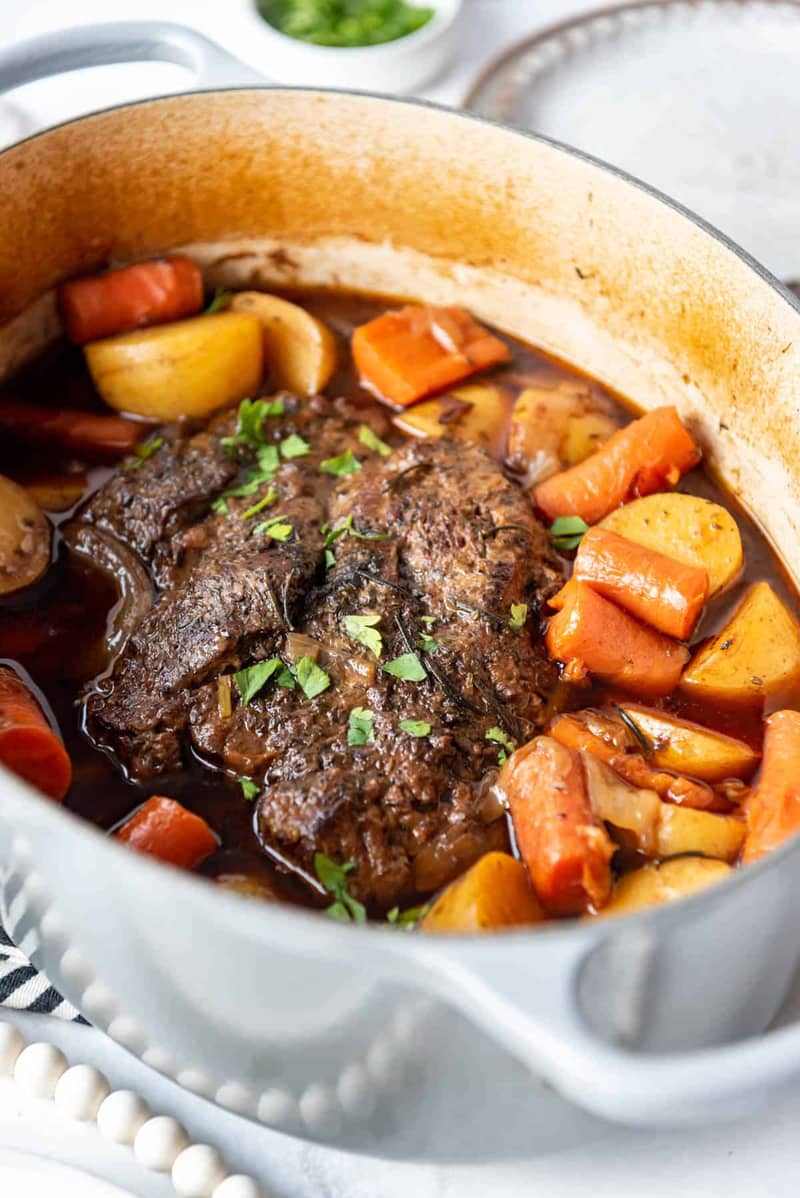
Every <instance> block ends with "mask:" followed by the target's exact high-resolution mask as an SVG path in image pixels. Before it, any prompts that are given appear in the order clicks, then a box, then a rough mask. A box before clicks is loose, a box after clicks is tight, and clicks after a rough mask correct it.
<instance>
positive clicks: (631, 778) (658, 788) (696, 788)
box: [549, 715, 731, 812]
mask: <svg viewBox="0 0 800 1198" xmlns="http://www.w3.org/2000/svg"><path fill="white" fill-rule="evenodd" d="M549 734H550V736H552V737H553V738H554V739H555V740H557V741H558V742H559V744H562V745H566V747H567V748H568V749H574V750H575V751H576V752H581V751H582V752H584V753H591V755H592V756H593V757H597V758H598V760H599V761H604V762H605V763H606V765H609V766H610V767H611V769H612V770H613V771H614V773H616V774H619V776H620V778H624V779H625V781H626V782H630V784H631V786H636V787H638V788H639V789H640V790H654V791H655V792H656V794H658V795H660V796H661V798H662V799H664V800H665V802H667V803H674V804H675V805H676V806H678V807H692V808H693V809H694V810H695V811H720V812H728V811H730V810H731V804H730V803H728V802H727V800H725V799H724V798H722V796H721V795H718V794H717V793H716V792H715V791H714V790H712V789H711V787H710V786H708V785H707V784H706V783H705V782H697V781H695V779H693V778H686V777H684V776H683V775H681V774H670V773H668V772H667V771H666V770H658V769H653V767H652V766H651V765H648V763H647V760H646V759H645V757H644V756H643V754H641V753H636V752H628V751H626V750H625V749H624V748H620V746H619V745H616V744H614V742H613V741H612V740H605V739H604V738H603V736H601V735H599V734H598V733H597V732H594V731H592V729H590V728H587V726H586V724H584V723H583V722H582V721H581V720H580V718H579V717H576V716H574V715H560V716H558V717H557V719H556V720H555V721H554V722H553V723H552V724H551V725H550V729H549Z"/></svg>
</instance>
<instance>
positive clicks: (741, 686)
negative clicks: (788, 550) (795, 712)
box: [680, 582, 800, 706]
mask: <svg viewBox="0 0 800 1198" xmlns="http://www.w3.org/2000/svg"><path fill="white" fill-rule="evenodd" d="M680 686H681V689H682V690H685V691H686V692H688V693H689V694H691V695H694V696H696V697H697V698H700V699H704V700H706V701H708V702H712V703H713V702H724V703H747V704H750V705H753V706H755V705H758V704H760V703H762V702H763V700H764V699H765V698H766V697H767V696H770V695H781V696H791V695H793V694H794V693H795V692H796V691H797V690H798V688H800V624H798V622H797V620H796V619H795V617H794V615H793V614H792V613H791V612H790V611H789V609H788V608H787V607H786V606H785V604H784V603H782V602H781V600H780V599H779V598H778V596H777V595H776V594H775V592H774V591H773V589H772V587H771V586H770V585H769V583H768V582H756V583H754V584H753V585H752V586H751V587H750V588H749V590H748V591H747V593H746V594H745V597H744V599H743V600H742V601H741V603H740V604H739V606H738V607H737V609H736V611H735V612H734V614H733V616H732V617H731V619H730V620H729V621H728V623H727V624H726V625H725V627H724V628H723V629H722V631H721V632H718V633H717V635H716V636H714V637H712V638H711V640H710V641H708V642H707V643H706V644H705V645H703V647H702V648H701V649H699V650H698V652H697V653H695V655H694V657H693V658H692V660H691V661H690V662H689V664H688V666H687V667H686V669H685V670H684V673H683V677H682V678H681V682H680Z"/></svg>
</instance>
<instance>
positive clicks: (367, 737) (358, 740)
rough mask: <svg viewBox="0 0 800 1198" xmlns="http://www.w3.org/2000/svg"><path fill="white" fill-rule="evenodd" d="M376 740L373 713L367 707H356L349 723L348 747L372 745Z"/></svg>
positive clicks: (351, 713)
mask: <svg viewBox="0 0 800 1198" xmlns="http://www.w3.org/2000/svg"><path fill="white" fill-rule="evenodd" d="M374 739H375V729H374V727H373V724H372V712H371V711H369V710H368V709H367V708H366V707H354V708H353V710H352V711H351V712H350V718H349V719H348V721H347V743H348V745H366V744H371V742H372V741H374Z"/></svg>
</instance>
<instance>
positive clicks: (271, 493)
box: [242, 487, 278, 520]
mask: <svg viewBox="0 0 800 1198" xmlns="http://www.w3.org/2000/svg"><path fill="white" fill-rule="evenodd" d="M277 498H278V492H277V491H276V490H275V489H274V488H273V487H270V489H269V490H268V491H267V493H266V495H262V496H261V498H260V499H259V501H258V503H254V504H253V505H252V507H249V508H247V509H246V510H245V511H243V512H242V519H243V520H249V518H250V517H251V516H255V514H256V512H261V511H263V510H264V508H265V507H269V505H270V504H271V503H274V502H275V500H276V499H277Z"/></svg>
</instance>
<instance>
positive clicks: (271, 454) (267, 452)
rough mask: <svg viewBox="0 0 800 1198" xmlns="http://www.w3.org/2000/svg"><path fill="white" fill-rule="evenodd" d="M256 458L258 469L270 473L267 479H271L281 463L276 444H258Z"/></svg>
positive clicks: (265, 473)
mask: <svg viewBox="0 0 800 1198" xmlns="http://www.w3.org/2000/svg"><path fill="white" fill-rule="evenodd" d="M281 403H283V400H281ZM256 460H257V461H258V469H259V470H260V471H261V473H262V474H263V475H264V476H266V475H270V479H267V481H271V476H272V475H273V474H275V472H276V471H277V469H278V467H279V466H280V464H281V463H280V459H279V457H278V446H277V445H262V446H260V448H259V449H258V450H257V451H256Z"/></svg>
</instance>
